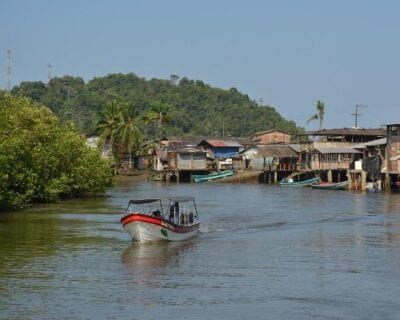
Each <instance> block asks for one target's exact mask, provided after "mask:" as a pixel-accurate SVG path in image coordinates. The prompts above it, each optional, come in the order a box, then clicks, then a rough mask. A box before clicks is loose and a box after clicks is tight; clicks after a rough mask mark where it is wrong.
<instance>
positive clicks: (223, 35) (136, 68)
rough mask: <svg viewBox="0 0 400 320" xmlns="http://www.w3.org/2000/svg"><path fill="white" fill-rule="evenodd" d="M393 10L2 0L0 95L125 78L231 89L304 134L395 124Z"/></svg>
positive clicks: (397, 52) (341, 4)
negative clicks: (319, 113)
mask: <svg viewBox="0 0 400 320" xmlns="http://www.w3.org/2000/svg"><path fill="white" fill-rule="evenodd" d="M399 12H400V1H395V0H382V1H375V0H335V1H323V0H302V1H298V0H281V1H276V0H274V1H270V0H246V1H243V0H242V1H238V0H202V1H194V0H168V1H166V0H107V1H106V0H97V1H95V0H86V1H82V0H68V1H66V0H65V1H61V0H0V62H2V63H1V64H2V65H3V66H4V67H3V68H1V70H0V88H2V89H6V87H7V71H6V70H7V54H6V52H7V50H8V49H11V83H12V85H13V86H14V85H18V84H19V83H20V82H22V81H38V80H40V81H43V82H47V78H48V64H51V65H52V68H51V74H52V76H53V77H61V76H64V75H72V76H79V77H82V78H83V79H84V80H85V81H89V80H91V79H93V78H94V77H99V76H106V75H107V74H111V73H129V72H133V73H135V74H136V75H137V76H139V77H143V78H146V79H151V78H158V79H168V78H169V77H170V75H173V74H174V75H178V76H179V77H187V78H189V79H195V80H202V81H204V82H205V83H208V84H209V85H211V86H213V87H219V88H223V89H229V88H232V87H235V88H237V89H238V90H239V91H240V92H242V93H244V94H247V95H248V96H249V97H250V98H251V99H253V100H256V101H258V102H262V103H263V104H265V105H270V106H272V107H274V108H275V109H276V110H277V111H278V112H279V113H280V114H281V115H282V116H284V117H285V118H287V119H289V120H293V121H295V122H296V123H297V125H299V126H304V127H305V128H306V129H307V130H316V129H318V126H319V123H318V121H312V122H310V123H309V124H306V122H307V119H308V118H309V117H310V116H312V115H313V114H315V112H316V103H317V100H322V101H323V102H324V103H325V119H324V123H323V127H324V128H343V127H354V126H355V117H354V116H352V115H351V114H352V113H354V111H355V106H356V105H362V106H363V108H359V112H360V113H361V114H362V115H361V116H359V118H358V125H359V126H360V127H365V128H377V127H380V126H381V125H384V124H387V123H400V19H399Z"/></svg>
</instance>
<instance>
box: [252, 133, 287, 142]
mask: <svg viewBox="0 0 400 320" xmlns="http://www.w3.org/2000/svg"><path fill="white" fill-rule="evenodd" d="M252 140H253V141H254V142H256V143H257V144H261V145H264V144H289V143H290V142H291V137H290V134H288V133H287V132H285V131H282V130H279V129H272V130H267V131H262V132H257V133H256V134H255V135H254V136H253V137H252Z"/></svg>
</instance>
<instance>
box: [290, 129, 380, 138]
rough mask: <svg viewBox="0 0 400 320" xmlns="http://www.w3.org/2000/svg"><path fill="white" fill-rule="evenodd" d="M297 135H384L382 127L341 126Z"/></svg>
mask: <svg viewBox="0 0 400 320" xmlns="http://www.w3.org/2000/svg"><path fill="white" fill-rule="evenodd" d="M298 136H378V137H379V136H381V137H385V136H386V130H384V129H364V128H343V129H323V130H317V131H306V132H304V133H300V134H298Z"/></svg>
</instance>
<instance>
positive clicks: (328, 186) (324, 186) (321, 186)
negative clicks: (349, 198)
mask: <svg viewBox="0 0 400 320" xmlns="http://www.w3.org/2000/svg"><path fill="white" fill-rule="evenodd" d="M348 186H349V181H348V180H347V181H342V182H332V183H331V182H320V183H318V184H313V185H311V188H313V189H318V190H347V188H348Z"/></svg>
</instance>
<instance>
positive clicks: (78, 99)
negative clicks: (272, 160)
mask: <svg viewBox="0 0 400 320" xmlns="http://www.w3.org/2000/svg"><path fill="white" fill-rule="evenodd" d="M12 94H13V95H22V96H27V97H30V98H31V99H32V100H34V101H37V102H40V103H43V104H44V105H46V106H48V107H50V108H51V109H52V110H53V111H54V112H55V113H56V114H57V115H58V116H59V117H60V119H61V121H62V122H68V121H73V122H74V123H75V124H76V126H77V128H78V129H79V130H80V131H81V132H85V133H92V132H94V130H95V127H96V122H97V117H98V115H97V114H98V112H99V111H100V110H102V109H103V107H104V106H105V105H106V104H107V103H108V102H110V101H113V100H116V101H119V102H124V103H133V104H134V105H135V106H136V107H137V109H138V110H139V111H140V112H141V113H142V114H143V115H144V114H145V113H146V112H147V111H148V110H149V108H150V105H151V104H152V103H153V102H154V101H161V102H162V103H163V104H168V105H169V106H170V116H171V118H172V121H171V122H170V123H169V124H166V125H165V126H164V127H163V130H165V134H168V135H208V136H209V135H216V136H217V135H220V136H221V135H222V134H224V135H225V136H242V137H246V136H250V135H252V134H253V133H255V132H258V131H264V130H268V129H272V128H278V129H282V130H285V131H288V132H290V133H292V134H294V133H295V132H296V130H297V128H296V124H295V123H294V122H293V121H288V120H286V119H284V118H283V117H282V116H281V115H280V114H279V113H278V112H277V111H276V110H275V109H274V108H273V107H270V106H268V105H260V104H258V103H257V102H255V101H254V100H251V99H250V98H249V97H248V96H247V95H246V94H243V93H241V92H239V91H238V90H237V89H236V88H231V89H229V90H224V89H220V88H214V87H211V86H209V85H207V84H205V83H204V82H203V81H200V80H189V79H187V78H182V79H179V77H177V76H171V77H170V79H169V80H162V79H151V80H146V79H144V78H139V77H138V76H136V75H135V74H133V73H128V74H110V75H108V76H106V77H97V78H94V79H92V80H90V81H89V82H87V83H85V82H84V81H83V79H82V78H79V77H71V76H64V77H62V78H53V79H51V81H50V82H49V83H48V85H45V84H44V83H43V82H41V81H36V82H22V83H21V84H20V85H18V86H15V87H14V88H13V89H12ZM142 130H143V131H144V132H146V133H147V134H149V135H151V134H152V133H154V130H153V131H151V130H149V128H145V125H144V123H143V128H142Z"/></svg>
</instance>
